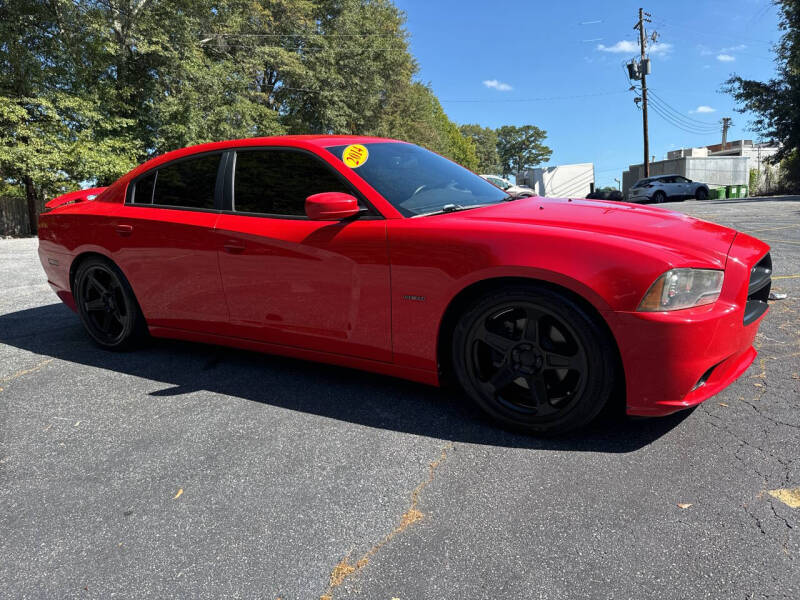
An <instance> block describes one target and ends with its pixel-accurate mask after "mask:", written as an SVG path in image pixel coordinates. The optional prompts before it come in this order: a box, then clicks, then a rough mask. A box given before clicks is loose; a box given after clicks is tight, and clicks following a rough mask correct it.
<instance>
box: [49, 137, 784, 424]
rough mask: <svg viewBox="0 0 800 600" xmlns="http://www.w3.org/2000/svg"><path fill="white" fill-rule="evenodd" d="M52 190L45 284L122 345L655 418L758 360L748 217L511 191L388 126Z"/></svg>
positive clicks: (763, 253)
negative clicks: (329, 368)
mask: <svg viewBox="0 0 800 600" xmlns="http://www.w3.org/2000/svg"><path fill="white" fill-rule="evenodd" d="M92 197H94V198H93V199H90V198H92ZM47 208H48V210H47V212H45V213H44V214H42V215H41V220H40V222H39V258H40V261H41V264H42V266H43V267H44V270H45V273H46V275H47V280H48V283H49V284H50V286H51V287H52V288H53V290H54V291H55V293H56V294H57V295H58V297H59V298H61V300H62V301H63V302H64V303H66V304H67V305H68V306H69V307H70V308H72V309H73V310H75V311H76V312H77V313H78V315H79V317H80V320H81V322H82V323H83V326H84V327H85V329H86V331H87V332H88V335H89V336H90V337H91V339H93V340H94V341H95V342H96V343H97V344H98V345H100V346H101V347H103V348H107V349H110V350H117V349H122V348H130V347H133V346H135V345H136V343H137V342H139V341H140V340H142V339H143V338H146V337H147V336H152V337H157V338H178V339H183V340H194V341H199V342H207V343H211V344H218V345H227V346H234V347H239V348H246V349H251V350H257V351H261V352H268V353H274V354H282V355H286V356H291V357H295V358H301V359H309V360H316V361H320V362H326V363H332V364H336V365H343V366H347V367H352V368H357V369H365V370H368V371H375V372H378V373H384V374H388V375H393V376H396V377H404V378H407V379H411V380H414V381H419V382H423V383H427V384H432V385H439V384H440V383H442V382H444V381H452V382H454V383H456V384H458V385H460V386H461V388H462V389H463V390H464V392H465V393H466V396H468V397H469V398H471V399H472V400H474V401H475V402H476V403H477V404H478V405H479V406H480V407H481V408H482V409H483V410H484V411H486V413H488V414H489V415H490V416H491V417H493V418H494V419H496V420H497V421H498V422H499V423H501V424H502V425H504V426H506V427H510V428H515V429H519V430H523V431H527V432H533V433H548V434H549V433H557V432H561V431H566V430H568V429H572V428H575V427H579V426H581V425H584V424H585V423H587V422H589V421H590V420H591V419H593V418H594V417H595V415H597V414H598V412H599V411H600V410H601V408H602V407H603V406H604V405H605V404H606V403H607V401H608V400H609V397H610V396H611V395H612V393H614V394H621V395H623V396H624V399H625V403H626V406H627V412H628V413H629V414H632V415H649V416H655V415H666V414H669V413H672V412H675V411H677V410H680V409H684V408H689V407H692V406H695V405H697V404H699V403H700V402H703V401H704V400H706V399H707V398H709V397H710V396H713V395H714V394H716V393H717V392H719V391H720V390H722V389H723V388H724V387H726V386H727V385H729V384H730V383H731V382H732V381H734V380H735V379H736V378H737V377H739V376H740V375H741V374H742V373H743V372H744V370H745V369H746V368H747V366H748V365H749V364H750V363H751V362H752V361H753V358H754V357H755V355H756V351H755V350H754V349H753V339H754V337H755V335H756V332H757V330H758V327H759V323H760V321H761V319H762V318H763V316H764V314H765V313H766V311H767V298H768V295H769V290H770V282H771V279H770V274H771V262H770V260H771V259H770V255H769V253H768V252H769V247H768V246H767V245H766V244H764V243H762V242H760V241H759V240H757V239H755V238H753V237H750V236H748V235H745V234H743V233H737V232H736V231H734V230H732V229H728V228H726V227H722V226H720V225H715V224H713V223H708V222H705V221H700V220H697V219H693V218H691V217H688V216H685V215H683V214H678V213H673V212H670V211H665V210H662V209H658V208H649V207H641V206H631V205H629V204H625V203H623V204H620V203H615V202H608V201H601V200H580V199H550V198H529V199H525V198H522V199H518V200H512V199H510V198H509V196H508V195H507V194H506V193H505V192H504V191H502V190H499V189H498V188H497V187H495V186H493V185H491V184H489V183H488V182H486V181H484V180H483V179H481V178H480V177H478V176H477V175H475V174H473V173H471V172H470V171H468V170H466V169H464V168H462V167H460V166H459V165H457V164H455V163H453V162H451V161H449V160H447V159H445V158H442V157H441V156H439V155H437V154H434V153H432V152H429V151H427V150H424V149H422V148H420V147H418V146H414V145H412V144H407V143H404V142H397V141H390V140H384V139H381V138H369V137H354V136H297V137H273V138H255V139H246V140H237V141H228V142H218V143H212V144H204V145H201V146H194V147H191V148H185V149H182V150H177V151H175V152H170V153H168V154H165V155H163V156H160V157H157V158H154V159H152V160H150V161H148V162H146V163H145V164H143V165H141V166H139V167H137V168H135V169H134V170H133V171H131V172H130V173H128V174H127V175H124V176H123V177H121V178H120V179H119V180H117V181H116V182H115V183H113V184H111V185H110V186H109V187H107V188H96V189H91V190H84V191H82V192H74V193H71V194H66V195H65V196H61V197H59V198H56V199H54V200H51V201H50V202H48V203H47ZM254 376H257V374H254ZM309 376H310V377H311V376H313V369H312V368H309ZM353 377H356V376H355V375H353Z"/></svg>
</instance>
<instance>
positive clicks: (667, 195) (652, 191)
mask: <svg viewBox="0 0 800 600" xmlns="http://www.w3.org/2000/svg"><path fill="white" fill-rule="evenodd" d="M687 198H697V199H698V200H705V199H706V198H708V186H707V185H706V184H705V183H696V182H694V181H692V180H691V179H686V177H681V176H680V175H657V176H655V177H647V178H646V179H640V180H639V181H637V182H636V183H635V184H634V185H633V187H632V188H631V189H630V190H629V191H628V202H665V201H667V200H686V199H687Z"/></svg>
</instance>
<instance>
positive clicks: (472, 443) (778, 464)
mask: <svg viewBox="0 0 800 600" xmlns="http://www.w3.org/2000/svg"><path fill="white" fill-rule="evenodd" d="M667 208H671V209H676V210H681V211H684V212H686V213H689V214H692V215H695V216H699V217H701V218H704V219H707V220H711V221H715V222H718V223H722V224H724V225H729V226H732V227H735V228H737V229H739V230H741V231H745V232H747V233H750V234H752V235H755V236H757V237H759V238H761V239H763V240H765V241H767V242H768V243H769V244H770V245H771V246H772V253H773V261H774V265H775V272H774V275H775V280H774V283H773V290H775V291H779V292H786V293H788V298H787V299H785V300H779V301H776V302H774V303H772V308H771V312H770V314H769V315H768V316H767V318H766V321H765V323H764V324H763V325H762V327H761V330H760V333H759V336H758V338H757V346H758V350H759V357H758V358H757V359H756V362H755V363H754V364H753V366H752V367H751V368H750V369H749V370H748V371H747V372H746V373H745V375H744V376H743V377H742V378H741V379H739V380H738V381H737V382H736V383H734V384H733V385H732V386H731V387H729V388H728V389H727V390H725V391H724V392H723V393H721V394H719V395H718V396H716V397H714V398H712V399H711V400H709V401H707V402H706V403H704V404H703V405H702V406H701V407H700V408H699V409H697V410H695V411H693V412H691V413H682V414H679V415H676V416H673V417H668V418H665V419H657V420H626V419H622V418H613V417H608V418H606V419H605V420H602V421H601V422H599V423H597V424H595V425H593V426H592V427H591V428H590V429H589V430H587V431H584V432H581V433H579V434H575V435H572V436H570V437H566V438H560V439H554V440H540V439H535V438H530V437H524V436H519V435H514V434H510V433H506V432H504V431H501V430H498V429H496V428H495V427H493V426H491V425H489V424H487V423H486V422H485V421H484V420H483V418H482V417H481V416H480V415H479V414H477V413H476V411H475V410H473V409H472V408H470V407H469V406H468V405H465V404H464V403H463V402H462V401H461V399H460V398H459V397H458V396H457V395H455V394H452V393H444V392H441V391H439V390H436V389H432V388H428V387H424V386H421V385H416V384H412V383H407V382H404V381H399V380H395V379H391V378H387V377H380V376H377V375H370V374H365V373H361V372H356V371H350V370H346V369H339V368H333V367H327V366H321V365H316V364H311V363H305V362H300V361H295V360H288V359H282V358H277V357H271V356H262V355H258V354H250V353H246V352H239V351H234V350H229V349H225V348H217V347H211V346H201V345H191V344H184V343H177V342H155V343H153V344H152V345H151V346H150V347H148V348H146V349H144V350H141V351H138V352H135V353H121V354H115V353H108V352H104V351H102V350H100V349H98V348H96V347H95V346H93V345H92V344H91V343H90V342H89V340H88V338H87V337H86V336H85V334H84V333H83V331H82V329H81V326H80V324H79V321H78V319H77V317H76V316H75V315H74V314H73V313H72V312H71V311H70V310H69V309H67V308H66V307H65V306H62V305H61V304H60V303H59V302H58V300H57V298H56V297H55V295H54V294H53V293H52V292H51V290H50V289H49V287H48V286H47V285H46V282H45V278H44V275H43V272H42V270H41V267H40V265H39V263H38V259H37V257H36V240H34V239H18V240H0V284H1V285H0V289H1V290H2V292H0V557H2V560H0V590H2V591H0V596H3V597H9V598H12V597H13V598H111V597H119V598H140V597H147V596H152V597H197V598H222V597H225V598H267V599H275V598H281V599H283V600H288V599H295V598H297V599H311V598H320V597H321V596H324V595H329V596H331V597H333V598H336V599H343V598H363V599H370V600H372V599H376V600H383V599H385V600H392V599H393V598H397V599H400V600H412V599H413V600H415V599H423V598H425V599H450V598H514V599H516V598H559V599H560V598H693V599H698V598H761V597H770V598H773V597H774V598H782V597H785V598H797V597H800V563H799V559H800V508H792V506H791V504H792V496H791V494H790V493H789V492H788V491H785V490H791V489H793V488H798V487H799V486H800V197H786V198H779V199H758V198H753V199H747V200H741V201H733V200H731V201H706V202H696V201H690V202H684V203H674V204H669V205H667ZM780 490H784V491H780ZM770 492H772V493H770ZM798 494H800V492H798Z"/></svg>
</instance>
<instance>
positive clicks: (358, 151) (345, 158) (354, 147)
mask: <svg viewBox="0 0 800 600" xmlns="http://www.w3.org/2000/svg"><path fill="white" fill-rule="evenodd" d="M367 158H369V150H367V148H366V146H362V145H361V144H351V145H350V146H348V147H347V148H345V149H344V152H342V162H343V163H344V164H346V165H347V166H348V167H350V168H351V169H357V168H358V167H360V166H361V165H363V164H364V163H365V162H367Z"/></svg>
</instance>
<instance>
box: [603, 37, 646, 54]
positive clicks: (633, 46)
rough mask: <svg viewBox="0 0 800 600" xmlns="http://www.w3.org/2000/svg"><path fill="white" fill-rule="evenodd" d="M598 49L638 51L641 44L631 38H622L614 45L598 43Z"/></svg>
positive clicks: (617, 51)
mask: <svg viewBox="0 0 800 600" xmlns="http://www.w3.org/2000/svg"><path fill="white" fill-rule="evenodd" d="M597 49H598V50H600V52H614V53H620V52H636V51H638V50H639V44H637V43H635V42H632V41H630V40H620V41H618V42H617V43H616V44H614V45H613V46H606V45H605V44H597Z"/></svg>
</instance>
